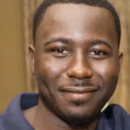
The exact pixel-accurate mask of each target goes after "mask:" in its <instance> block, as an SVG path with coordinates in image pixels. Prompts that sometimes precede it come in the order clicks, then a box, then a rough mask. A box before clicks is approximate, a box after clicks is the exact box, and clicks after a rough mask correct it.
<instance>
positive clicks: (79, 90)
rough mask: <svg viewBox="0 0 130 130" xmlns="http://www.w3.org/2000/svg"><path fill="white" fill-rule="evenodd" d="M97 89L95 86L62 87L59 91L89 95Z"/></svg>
mask: <svg viewBox="0 0 130 130" xmlns="http://www.w3.org/2000/svg"><path fill="white" fill-rule="evenodd" d="M98 89H99V88H98V87H96V86H63V87H60V89H59V90H60V91H62V92H68V93H91V92H95V91H97V90H98Z"/></svg>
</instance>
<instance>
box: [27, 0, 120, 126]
mask: <svg viewBox="0 0 130 130" xmlns="http://www.w3.org/2000/svg"><path fill="white" fill-rule="evenodd" d="M119 43H120V22H119V18H118V15H117V13H116V11H115V10H114V8H113V7H112V5H111V4H110V3H108V2H107V1H105V0H98V1H96V0H45V1H44V2H43V3H42V4H41V6H40V7H39V9H38V10H37V12H36V15H35V18H34V46H30V47H29V52H30V59H31V60H30V61H31V66H32V71H33V73H34V75H35V77H36V81H37V84H38V89H39V93H40V99H41V101H42V103H43V106H44V107H46V108H47V109H48V110H49V111H50V112H51V113H53V114H54V115H56V116H57V117H58V118H60V119H62V120H64V121H65V122H67V123H68V124H70V125H73V126H76V125H78V126H81V125H83V124H87V123H89V122H91V121H94V120H96V119H97V118H98V117H99V114H100V111H101V109H102V108H103V106H104V105H105V103H106V102H107V101H108V100H109V98H110V97H111V96H112V94H113V92H114V90H115V88H116V84H117V81H118V76H119V72H120V68H121V65H122V53H120V52H119ZM72 122H73V123H74V124H72Z"/></svg>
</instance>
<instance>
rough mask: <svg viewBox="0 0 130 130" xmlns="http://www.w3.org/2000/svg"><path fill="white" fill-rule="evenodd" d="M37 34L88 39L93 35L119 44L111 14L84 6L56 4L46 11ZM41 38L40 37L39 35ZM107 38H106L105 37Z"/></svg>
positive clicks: (105, 10) (45, 36)
mask: <svg viewBox="0 0 130 130" xmlns="http://www.w3.org/2000/svg"><path fill="white" fill-rule="evenodd" d="M37 33H38V35H39V33H40V34H41V35H42V37H43V36H44V38H50V37H57V36H61V37H62V35H64V36H66V37H67V36H68V37H69V36H71V35H72V36H71V37H73V38H77V36H78V38H79V37H80V38H81V39H83V37H87V36H89V35H90V34H92V37H93V38H94V37H95V38H96V37H98V36H99V35H100V37H102V38H106V39H108V40H112V41H109V42H113V40H114V42H117V34H116V30H115V23H114V18H113V16H112V14H111V12H110V11H109V10H107V9H104V8H100V7H93V6H89V5H83V4H54V5H52V6H50V7H48V9H47V10H46V12H45V14H44V17H43V21H41V23H40V25H39V27H38V29H37ZM37 33H36V36H37ZM39 36H40V35H39ZM104 36H105V37H104Z"/></svg>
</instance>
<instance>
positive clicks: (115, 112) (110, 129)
mask: <svg viewBox="0 0 130 130" xmlns="http://www.w3.org/2000/svg"><path fill="white" fill-rule="evenodd" d="M38 98H39V95H38V94H19V95H18V96H17V97H16V98H15V99H14V100H13V101H12V103H11V104H10V105H9V107H8V108H7V110H6V111H5V112H4V113H3V114H2V115H0V130H34V128H33V127H32V126H31V125H30V124H29V123H28V121H27V120H26V119H25V117H24V115H23V113H22V110H25V109H28V108H31V107H33V106H35V105H37V104H38ZM96 130H130V115H128V114H127V113H126V112H125V110H124V109H123V108H122V107H120V106H118V105H110V106H108V107H107V108H106V109H105V111H104V112H103V113H102V117H101V119H100V121H99V123H98V126H97V129H96Z"/></svg>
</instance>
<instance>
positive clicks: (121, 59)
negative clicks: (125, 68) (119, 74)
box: [119, 52, 123, 69]
mask: <svg viewBox="0 0 130 130" xmlns="http://www.w3.org/2000/svg"><path fill="white" fill-rule="evenodd" d="M119 64H120V69H121V68H122V65H123V53H122V52H119Z"/></svg>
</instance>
